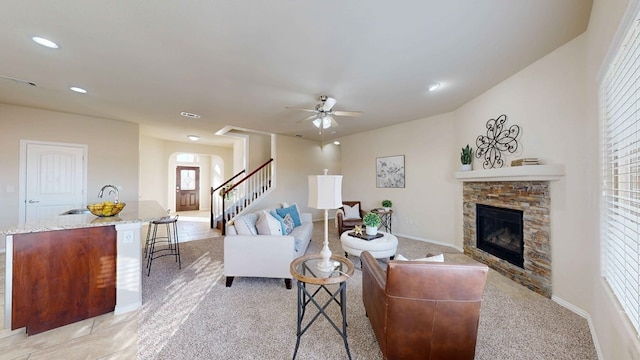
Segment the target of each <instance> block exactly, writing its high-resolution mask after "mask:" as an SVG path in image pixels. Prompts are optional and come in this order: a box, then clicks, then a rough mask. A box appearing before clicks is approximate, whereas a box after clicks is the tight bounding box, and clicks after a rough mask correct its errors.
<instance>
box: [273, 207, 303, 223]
mask: <svg viewBox="0 0 640 360" xmlns="http://www.w3.org/2000/svg"><path fill="white" fill-rule="evenodd" d="M276 212H277V213H278V215H280V217H281V218H283V219H284V217H285V216H286V215H287V214H289V215H291V218H292V219H293V224H294V225H295V226H300V225H302V221H300V213H299V212H298V205H296V204H293V205H291V206H289V207H286V208H281V209H276Z"/></svg>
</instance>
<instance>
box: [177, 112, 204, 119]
mask: <svg viewBox="0 0 640 360" xmlns="http://www.w3.org/2000/svg"><path fill="white" fill-rule="evenodd" d="M180 115H182V116H184V117H188V118H192V119H200V115H198V114H192V113H188V112H186V111H183V112H181V113H180Z"/></svg>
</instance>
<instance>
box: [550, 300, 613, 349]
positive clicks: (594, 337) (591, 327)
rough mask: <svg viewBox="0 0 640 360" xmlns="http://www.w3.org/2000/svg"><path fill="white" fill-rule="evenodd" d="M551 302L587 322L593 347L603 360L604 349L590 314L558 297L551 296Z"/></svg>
mask: <svg viewBox="0 0 640 360" xmlns="http://www.w3.org/2000/svg"><path fill="white" fill-rule="evenodd" d="M551 300H553V301H554V302H555V303H556V304H558V305H560V306H562V307H563V308H565V309H567V310H569V311H571V312H572V313H574V314H576V315H579V316H581V317H583V318H585V319H586V320H587V324H588V325H589V332H590V333H591V340H593V345H594V347H595V348H596V353H597V354H598V359H603V356H602V349H600V342H599V341H598V335H597V334H596V329H595V326H594V325H593V321H592V320H591V315H589V313H588V312H586V311H585V310H583V309H581V308H579V307H577V306H575V305H573V304H572V303H570V302H568V301H566V300H565V299H563V298H561V297H558V296H556V295H551Z"/></svg>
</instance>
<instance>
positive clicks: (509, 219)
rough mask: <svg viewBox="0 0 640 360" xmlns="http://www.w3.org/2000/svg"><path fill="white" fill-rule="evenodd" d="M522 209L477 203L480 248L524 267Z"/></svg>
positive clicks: (477, 231)
mask: <svg viewBox="0 0 640 360" xmlns="http://www.w3.org/2000/svg"><path fill="white" fill-rule="evenodd" d="M522 214H523V213H522V211H520V210H513V209H507V208H500V207H495V206H489V205H483V204H476V234H477V239H476V240H477V244H476V246H477V247H478V249H480V250H483V251H485V252H487V253H489V254H492V255H494V256H497V257H499V258H501V259H503V260H505V261H508V262H510V263H511V264H513V265H515V266H518V267H521V268H524V255H523V254H524V241H523V232H522Z"/></svg>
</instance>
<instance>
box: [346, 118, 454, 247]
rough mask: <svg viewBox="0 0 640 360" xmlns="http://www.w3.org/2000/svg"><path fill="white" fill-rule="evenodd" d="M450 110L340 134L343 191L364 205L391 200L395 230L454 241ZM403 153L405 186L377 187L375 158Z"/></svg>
mask: <svg viewBox="0 0 640 360" xmlns="http://www.w3.org/2000/svg"><path fill="white" fill-rule="evenodd" d="M454 126H455V121H454V117H453V115H452V114H451V113H448V114H442V115H438V116H433V117H430V118H426V119H421V120H416V121H411V122H407V123H403V124H400V125H395V126H390V127H386V128H384V129H378V130H372V131H368V132H365V133H360V134H355V135H351V136H346V137H344V138H341V139H340V141H341V143H342V144H341V146H342V173H343V175H344V178H343V180H342V181H343V189H342V196H343V199H345V200H360V201H361V202H362V207H363V209H365V210H370V209H372V208H376V207H380V206H381V201H382V200H384V199H389V200H391V201H392V202H393V211H394V213H393V232H394V233H396V234H399V235H403V236H406V237H411V238H417V239H427V240H431V241H435V242H440V243H446V244H452V245H453V240H454V239H456V236H455V235H454V230H455V227H454V218H453V217H452V216H453V214H454V207H455V202H454V198H455V190H456V186H457V182H456V181H455V180H454V177H453V173H454V172H455V171H458V169H459V163H460V162H459V147H458V145H459V144H458V142H457V141H455V134H454ZM395 155H404V156H405V175H406V176H405V188H377V187H376V158H378V157H386V156H395Z"/></svg>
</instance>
